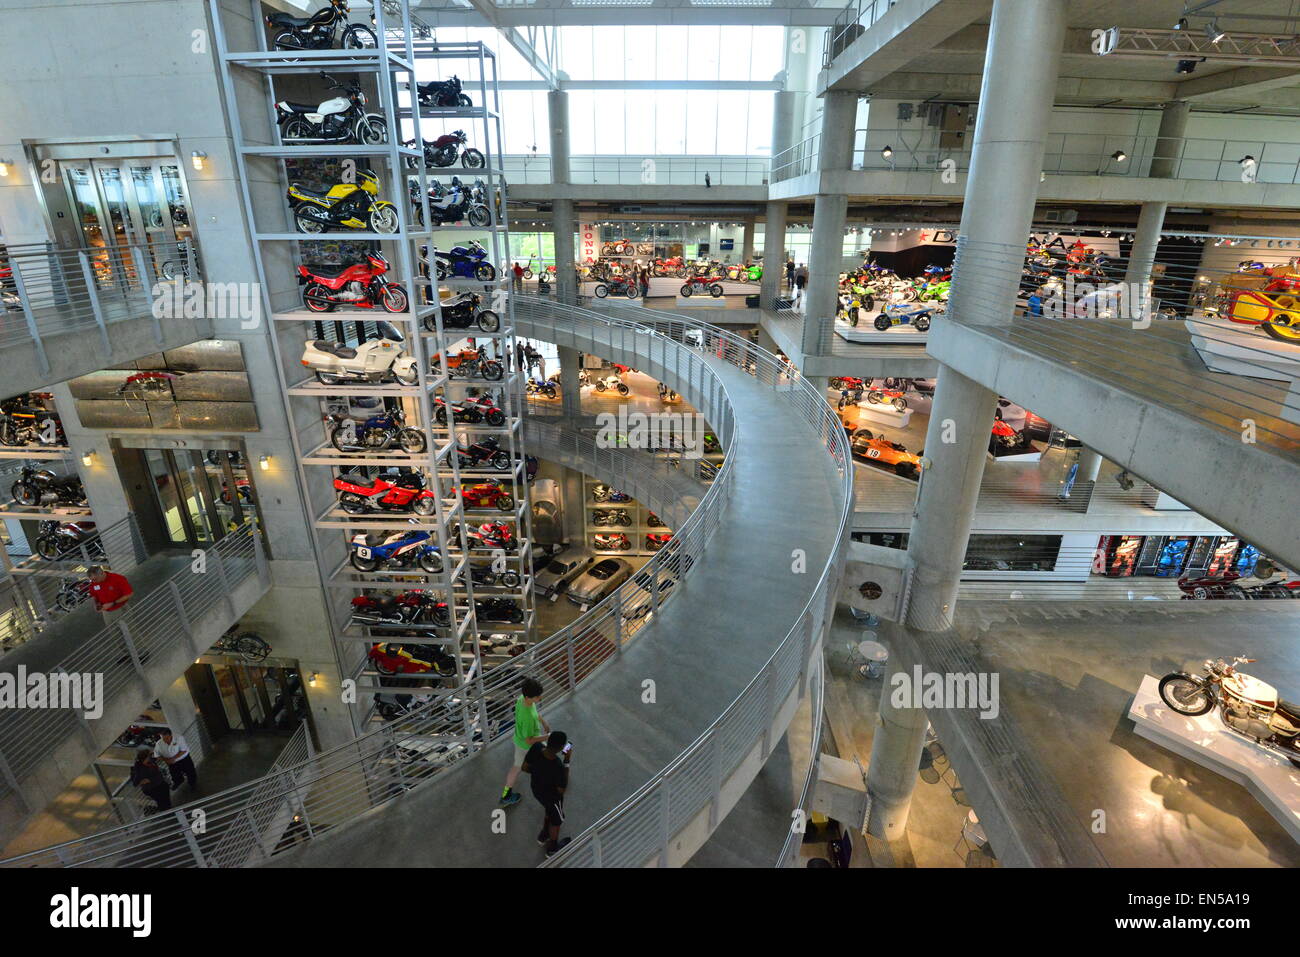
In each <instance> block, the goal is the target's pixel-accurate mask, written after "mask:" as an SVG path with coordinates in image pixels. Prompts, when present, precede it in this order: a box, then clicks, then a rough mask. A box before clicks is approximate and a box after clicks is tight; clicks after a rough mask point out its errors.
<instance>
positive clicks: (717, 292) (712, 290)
mask: <svg viewBox="0 0 1300 957" xmlns="http://www.w3.org/2000/svg"><path fill="white" fill-rule="evenodd" d="M709 295H710V296H712V297H713V298H714V299H717V298H718V297H719V296H721V295H722V283H718V282H715V283H714V284H713V285H712V286H710V287H709Z"/></svg>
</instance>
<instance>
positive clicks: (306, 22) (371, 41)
mask: <svg viewBox="0 0 1300 957" xmlns="http://www.w3.org/2000/svg"><path fill="white" fill-rule="evenodd" d="M266 25H267V26H268V27H270V28H271V29H272V30H278V31H280V32H279V33H277V34H276V35H275V37H274V39H272V40H271V49H272V50H330V49H333V47H334V38H335V35H336V34H338V32H339V27H340V26H342V27H343V33H342V38H341V42H340V43H339V46H340V47H341V48H342V49H344V50H375V49H378V47H379V38H378V37H377V36H375V31H374V30H371V29H370V28H369V27H367V26H363V25H362V24H359V23H348V3H347V0H330V5H329V6H328V7H322V8H321V9H320V10H317V11H316V12H315V13H314V14H312V15H311V16H310V17H291V16H289V15H288V14H287V13H270V14H267V15H266Z"/></svg>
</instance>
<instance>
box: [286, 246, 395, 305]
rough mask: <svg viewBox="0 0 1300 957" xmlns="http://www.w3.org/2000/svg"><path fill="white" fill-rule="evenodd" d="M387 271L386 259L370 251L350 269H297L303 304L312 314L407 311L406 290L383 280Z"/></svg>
mask: <svg viewBox="0 0 1300 957" xmlns="http://www.w3.org/2000/svg"><path fill="white" fill-rule="evenodd" d="M389 268H390V267H389V264H388V260H387V259H385V258H384V257H383V256H382V255H381V254H379V253H373V252H372V253H367V254H366V259H365V262H359V263H353V264H352V265H350V266H299V267H298V285H300V286H302V287H303V289H302V304H303V305H304V306H306V307H307V309H308V310H309V311H311V312H333V311H334V310H335V309H337V308H338V307H339V306H350V307H352V308H354V309H378V308H381V307H382V308H383V309H385V310H387V311H388V312H406V310H407V307H408V304H409V302H408V299H407V296H406V290H405V289H403V288H402V287H401V286H399V285H398V284H397V283H395V282H388V281H387V280H385V279H384V278H383V277H384V274H385V273H386V272H388V270H389Z"/></svg>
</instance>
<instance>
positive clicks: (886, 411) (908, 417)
mask: <svg viewBox="0 0 1300 957" xmlns="http://www.w3.org/2000/svg"><path fill="white" fill-rule="evenodd" d="M864 419H866V420H869V421H871V422H875V423H877V424H878V425H886V426H889V427H890V428H893V429H905V428H907V423H909V422H911V421H912V410H911V409H908V410H907V411H906V412H899V411H898V410H897V409H895V408H894V407H893V406H892V405H872V404H871V403H870V402H868V401H867V400H866V399H863V400H862V401H861V402H859V403H858V424H859V425H861V424H862V421H863V420H864Z"/></svg>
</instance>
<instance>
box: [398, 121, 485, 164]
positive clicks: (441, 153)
mask: <svg viewBox="0 0 1300 957" xmlns="http://www.w3.org/2000/svg"><path fill="white" fill-rule="evenodd" d="M468 142H469V138H468V137H467V136H465V131H464V130H453V131H452V132H450V133H444V134H443V135H442V136H439V137H438V138H437V139H436V140H422V141H421V143H420V145H421V147H422V149H423V151H424V167H425V169H430V168H433V169H445V168H447V167H448V166H451V165H452V164H453V163H455V162H456V160H457V158H459V159H460V162H461V165H462V166H464V167H465V168H466V169H482V168H483V167H484V166H486V165H487V159H486V158H485V157H484V156H483V152H482V151H481V150H476V149H474V147H472V146H465V144H466V143H468ZM406 145H407V146H409V147H411V148H412V149H414V148H415V140H407V141H406ZM462 147H464V148H463V149H462ZM406 162H407V166H409V167H410V168H411V169H416V168H417V167H416V161H415V160H413V159H408V160H407V161H406Z"/></svg>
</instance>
